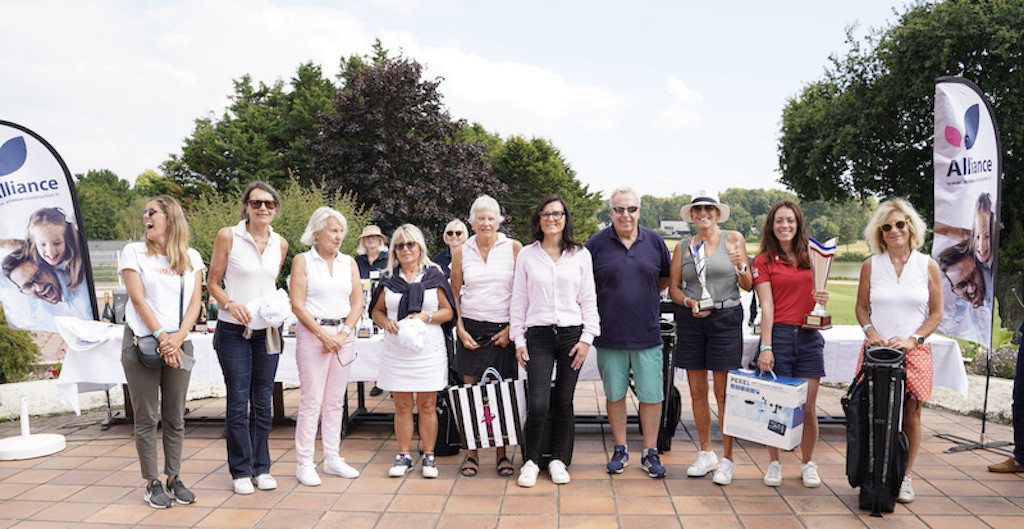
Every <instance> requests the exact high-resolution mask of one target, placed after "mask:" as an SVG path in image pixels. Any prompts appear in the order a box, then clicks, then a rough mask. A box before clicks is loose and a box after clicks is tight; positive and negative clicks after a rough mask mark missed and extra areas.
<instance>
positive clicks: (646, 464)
mask: <svg viewBox="0 0 1024 529" xmlns="http://www.w3.org/2000/svg"><path fill="white" fill-rule="evenodd" d="M609 464H610V463H609ZM640 468H642V469H644V470H646V471H647V475H648V476H651V477H652V478H663V477H665V467H664V466H663V465H662V464H661V458H659V457H658V451H657V450H655V449H653V448H649V449H647V455H645V456H643V457H641V458H640Z"/></svg>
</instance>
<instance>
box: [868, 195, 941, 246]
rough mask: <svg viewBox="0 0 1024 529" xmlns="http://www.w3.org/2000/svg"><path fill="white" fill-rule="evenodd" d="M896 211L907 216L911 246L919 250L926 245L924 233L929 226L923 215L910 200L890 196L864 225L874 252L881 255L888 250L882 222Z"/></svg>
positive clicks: (869, 244)
mask: <svg viewBox="0 0 1024 529" xmlns="http://www.w3.org/2000/svg"><path fill="white" fill-rule="evenodd" d="M894 212H899V213H902V214H903V215H905V216H906V217H907V229H908V230H909V231H910V248H911V249H913V250H917V249H919V248H920V247H921V246H924V235H925V232H927V230H928V227H927V226H926V225H925V223H924V220H923V219H922V218H921V215H920V214H918V213H917V210H916V209H914V206H911V205H910V202H907V201H906V200H904V199H902V198H890V199H889V200H886V201H884V202H882V203H881V204H879V205H878V207H877V208H875V213H874V214H872V215H871V220H869V221H868V225H867V226H865V227H864V240H865V241H867V243H868V248H870V249H871V252H872V253H875V254H879V255H880V254H883V253H885V251H886V250H887V248H886V246H885V240H884V238H883V237H882V224H885V219H887V218H889V215H892V214H893V213H894Z"/></svg>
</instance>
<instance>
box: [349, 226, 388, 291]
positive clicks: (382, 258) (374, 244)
mask: <svg viewBox="0 0 1024 529" xmlns="http://www.w3.org/2000/svg"><path fill="white" fill-rule="evenodd" d="M356 242H358V243H359V246H357V247H356V264H357V265H359V278H360V279H369V278H370V272H380V271H382V270H386V269H387V267H388V250H387V248H386V247H385V246H384V245H385V244H387V243H388V238H387V237H385V236H384V234H383V233H381V231H380V227H378V226H377V225H376V224H370V225H369V226H367V227H365V228H363V233H360V234H359V237H358V238H357V239H356Z"/></svg>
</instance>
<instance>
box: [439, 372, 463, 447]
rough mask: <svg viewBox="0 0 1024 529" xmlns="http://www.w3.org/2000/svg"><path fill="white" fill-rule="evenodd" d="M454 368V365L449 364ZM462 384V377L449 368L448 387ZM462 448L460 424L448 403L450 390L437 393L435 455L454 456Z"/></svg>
mask: <svg viewBox="0 0 1024 529" xmlns="http://www.w3.org/2000/svg"><path fill="white" fill-rule="evenodd" d="M448 365H449V366H452V365H454V364H448ZM459 384H462V377H461V376H460V375H459V373H458V372H456V371H455V369H453V368H451V367H449V368H448V385H449V386H455V385H459ZM461 448H462V437H461V436H460V435H459V422H458V419H456V417H455V410H453V409H452V405H451V402H449V401H448V390H447V389H443V390H441V391H438V392H437V442H436V443H435V444H434V455H436V456H453V455H455V454H458V453H459V450H460V449H461Z"/></svg>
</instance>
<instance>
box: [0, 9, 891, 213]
mask: <svg viewBox="0 0 1024 529" xmlns="http://www.w3.org/2000/svg"><path fill="white" fill-rule="evenodd" d="M905 3H906V2H904V1H891V0H862V1H859V2H839V1H832V0H818V1H783V2H763V1H756V2H755V1H747V0H738V1H734V2H691V1H682V0H680V1H674V2H669V1H663V2H643V1H641V2H633V3H628V4H627V3H624V2H601V1H591V2H556V1H550V0H549V1H546V2H545V1H539V2H538V1H526V0H522V1H516V2H498V1H468V0H378V1H375V2H370V1H350V2H327V1H319V2H318V1H278V2H273V1H266V0H252V1H243V0H184V1H166V2H128V1H111V0H94V1H90V2H74V1H66V2H51V1H46V0H35V1H21V0H13V1H11V0H8V1H5V2H4V4H3V13H4V16H3V17H2V19H0V65H2V68H3V75H2V78H0V119H5V120H8V121H14V122H16V123H19V124H21V125H23V126H26V127H28V128H30V129H33V130H34V131H35V132H37V133H39V134H41V135H42V136H43V137H45V138H46V139H47V140H49V141H50V142H51V143H52V144H53V145H54V146H55V147H56V148H57V150H58V151H59V152H61V154H62V155H63V156H64V158H65V161H66V162H67V164H68V166H69V168H70V169H71V171H72V172H75V173H79V172H85V171H87V170H89V169H97V168H109V169H111V170H113V171H115V172H116V173H118V175H119V176H121V177H122V178H125V179H127V180H129V181H134V178H135V177H136V176H137V175H138V174H139V173H141V172H142V171H144V170H146V169H155V168H157V167H158V166H159V164H160V163H161V162H163V161H164V160H166V159H167V157H168V155H169V154H171V153H176V152H180V148H181V145H182V140H183V138H185V137H186V136H188V135H189V134H190V133H191V131H192V128H193V123H194V120H195V119H196V118H197V117H201V116H206V115H208V114H209V113H211V112H212V113H214V114H215V115H220V114H221V113H222V112H223V109H224V107H225V106H226V105H227V96H228V95H229V94H230V93H231V91H232V80H233V79H236V78H238V77H240V76H242V75H244V74H247V73H248V74H251V75H252V76H253V78H254V79H256V80H258V81H265V82H268V83H269V82H272V81H274V80H275V79H277V78H284V79H288V78H289V77H290V76H291V75H292V74H293V73H294V72H295V68H296V67H297V66H298V65H299V64H300V63H301V62H304V61H310V60H312V61H314V62H316V63H318V64H320V65H321V66H323V67H324V69H325V71H326V72H327V73H328V74H329V75H331V76H333V75H335V74H336V73H337V71H338V64H339V60H340V58H341V57H342V56H348V55H350V54H353V53H367V52H368V51H369V49H370V46H371V45H372V43H373V40H374V39H375V38H380V39H381V40H382V42H383V43H384V45H385V46H386V47H388V48H390V49H393V50H395V49H399V48H401V49H402V50H403V51H404V53H405V54H406V55H407V56H409V57H412V58H414V59H416V60H418V61H420V62H421V63H423V64H424V65H425V66H426V68H427V75H428V76H431V77H433V76H441V77H444V79H445V81H444V82H443V83H442V85H441V91H442V93H443V94H444V95H445V102H446V103H447V105H448V108H449V110H450V112H451V114H452V115H453V116H454V117H457V118H464V119H467V120H469V121H479V122H480V123H482V124H483V125H484V126H485V127H487V128H488V129H489V130H492V131H496V132H498V133H500V134H502V135H509V134H521V135H524V136H540V137H545V138H548V139H550V140H551V141H552V142H554V144H555V145H556V146H557V147H558V148H560V149H561V150H562V152H563V154H564V155H565V157H566V158H567V159H568V160H569V162H570V164H571V165H572V166H573V168H574V169H575V170H576V171H577V173H578V176H579V178H580V179H581V180H582V181H583V182H585V183H587V184H590V186H591V188H592V189H595V190H600V191H609V190H611V189H612V188H614V187H617V186H619V185H627V184H628V185H632V186H633V187H634V188H636V189H637V190H638V191H640V192H641V193H644V194H653V195H659V196H666V195H671V194H673V193H692V192H694V191H695V190H696V189H698V188H708V189H711V190H714V191H719V192H720V191H724V190H725V189H726V188H729V187H781V186H780V185H779V184H778V183H777V178H778V173H777V158H776V149H777V142H778V133H779V132H778V131H779V122H780V116H781V111H782V108H783V106H784V104H785V101H786V99H787V97H791V96H793V95H795V94H796V93H798V91H799V90H800V88H801V87H802V86H803V85H805V84H806V83H808V82H810V81H813V80H815V79H818V78H819V77H821V75H822V72H823V71H824V68H825V66H826V65H827V64H828V56H829V55H830V54H837V53H838V54H842V53H844V52H845V50H846V45H845V44H844V41H845V36H846V34H845V28H846V27H848V26H850V25H851V24H858V25H859V30H858V32H857V34H859V35H863V34H864V33H866V32H867V31H868V29H870V28H877V27H883V26H888V25H890V24H892V23H893V22H894V21H895V20H896V15H895V14H893V8H896V9H897V10H899V11H902V10H903V6H904V5H905Z"/></svg>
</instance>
